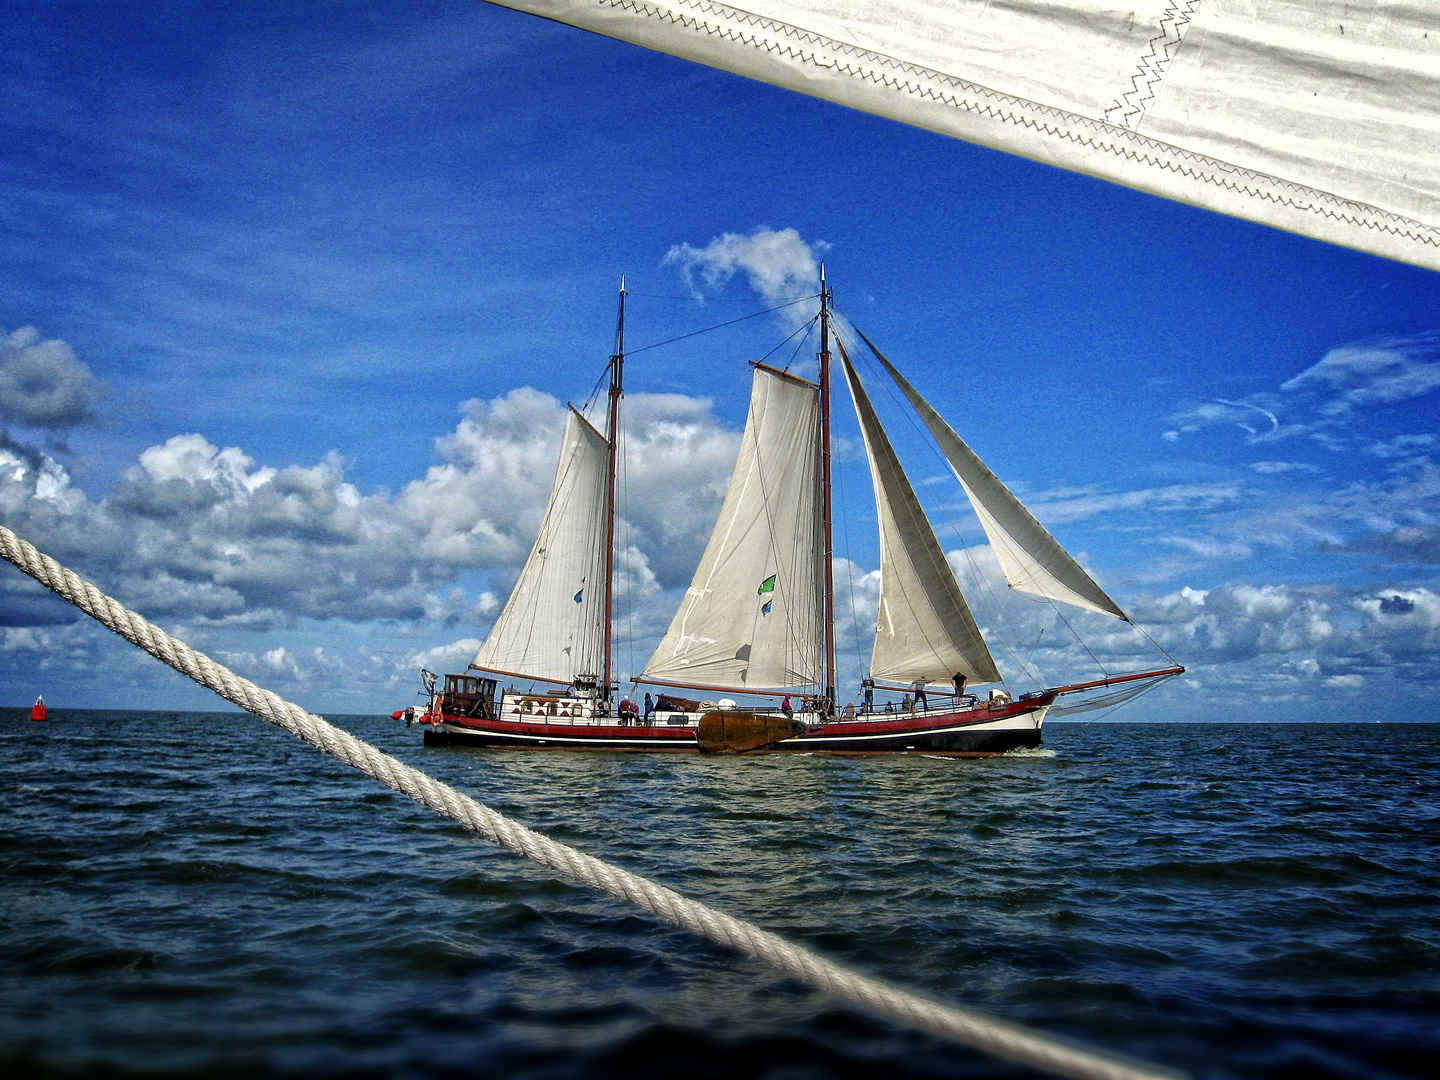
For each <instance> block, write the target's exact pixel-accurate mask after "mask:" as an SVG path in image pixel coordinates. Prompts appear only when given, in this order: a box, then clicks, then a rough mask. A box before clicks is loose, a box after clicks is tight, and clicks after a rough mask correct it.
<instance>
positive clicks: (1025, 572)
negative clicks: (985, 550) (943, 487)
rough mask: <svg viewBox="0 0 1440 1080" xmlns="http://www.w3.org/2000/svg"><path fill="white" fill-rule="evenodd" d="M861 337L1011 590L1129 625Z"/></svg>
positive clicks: (1054, 541)
mask: <svg viewBox="0 0 1440 1080" xmlns="http://www.w3.org/2000/svg"><path fill="white" fill-rule="evenodd" d="M856 333H859V331H858V330H857V331H856ZM860 337H861V339H862V340H863V341H864V342H865V344H866V345H868V346H869V347H870V351H871V352H872V353H874V354H875V358H876V359H877V360H879V361H880V363H881V364H882V365H884V367H885V370H886V371H887V372H888V373H889V374H890V377H891V378H892V379H894V380H895V385H896V386H898V387H899V388H900V391H901V393H903V394H904V395H905V397H906V398H907V399H909V401H910V404H911V406H912V407H913V408H914V409H915V411H916V412H917V413H919V414H920V419H921V420H923V421H925V426H926V427H927V428H929V429H930V435H931V437H932V438H934V440H935V442H936V443H938V444H939V446H940V450H941V452H942V453H943V454H944V455H945V460H946V461H948V462H949V463H950V468H951V469H953V470H954V471H955V476H956V478H957V479H958V480H959V481H960V486H961V487H963V488H964V489H965V494H966V495H968V496H969V497H970V505H971V506H973V507H974V508H975V514H976V516H977V517H979V519H980V524H981V526H982V527H983V528H984V530H985V535H986V536H987V537H989V538H990V546H991V547H992V548H993V549H994V551H995V558H996V559H997V560H999V562H1000V569H1001V570H1003V571H1004V573H1005V580H1006V582H1007V583H1008V584H1009V585H1010V587H1011V588H1012V589H1016V590H1018V591H1020V592H1023V593H1029V594H1030V595H1032V596H1041V597H1045V598H1047V599H1050V600H1058V601H1060V602H1061V603H1064V604H1071V605H1073V606H1075V607H1079V608H1084V609H1086V610H1087V611H1096V612H1099V613H1100V614H1102V615H1110V616H1113V617H1114V618H1116V619H1124V620H1125V621H1127V622H1128V621H1129V616H1127V615H1126V614H1125V612H1124V611H1122V610H1121V609H1120V605H1119V604H1117V603H1115V601H1114V600H1112V599H1110V597H1109V596H1107V595H1106V594H1105V590H1104V589H1102V588H1100V586H1099V585H1097V584H1096V583H1095V580H1094V579H1093V578H1092V577H1091V576H1090V575H1089V574H1087V573H1086V572H1085V569H1084V567H1082V566H1081V565H1080V564H1079V563H1077V562H1076V561H1075V560H1074V559H1073V558H1071V557H1070V553H1069V552H1068V551H1066V550H1065V549H1064V548H1063V547H1061V546H1060V544H1059V543H1058V542H1057V541H1056V539H1055V538H1054V537H1053V536H1051V535H1050V533H1049V532H1048V531H1047V530H1046V528H1045V526H1043V525H1041V524H1040V522H1038V521H1036V520H1035V516H1034V515H1033V514H1031V513H1030V511H1029V510H1026V509H1025V507H1024V506H1023V505H1021V503H1020V500H1019V499H1017V498H1015V496H1014V495H1013V494H1011V492H1010V489H1009V488H1007V487H1006V486H1005V485H1004V484H1003V483H1001V482H1000V478H999V477H997V476H996V475H995V474H994V473H993V472H991V471H990V469H989V468H988V467H987V466H986V464H985V463H984V462H983V461H981V460H980V458H979V457H978V456H976V454H975V451H973V450H971V449H970V447H968V446H966V445H965V442H964V441H963V440H962V439H961V438H960V436H959V435H956V434H955V431H954V430H953V429H952V428H951V427H950V425H949V424H947V423H946V422H945V421H944V420H943V419H942V418H941V416H940V414H939V413H937V412H936V411H935V410H934V409H932V408H931V407H930V403H929V402H927V401H926V400H925V399H924V398H922V397H921V396H920V395H919V394H918V393H917V392H916V390H915V388H914V387H913V386H911V385H910V384H909V383H908V382H906V380H905V377H904V376H902V375H901V374H900V373H899V372H898V371H896V370H895V367H894V365H892V364H891V363H890V361H889V360H887V359H885V357H884V356H883V355H882V354H881V352H880V350H879V349H877V348H875V346H874V345H873V344H872V343H871V342H870V339H869V338H867V337H865V335H864V334H860Z"/></svg>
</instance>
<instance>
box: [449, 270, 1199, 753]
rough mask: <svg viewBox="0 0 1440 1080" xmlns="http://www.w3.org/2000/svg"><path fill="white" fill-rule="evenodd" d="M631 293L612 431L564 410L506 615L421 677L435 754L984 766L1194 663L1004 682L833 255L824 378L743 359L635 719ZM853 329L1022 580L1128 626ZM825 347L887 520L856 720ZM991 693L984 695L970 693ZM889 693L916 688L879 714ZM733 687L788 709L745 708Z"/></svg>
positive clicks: (614, 375) (1006, 567) (825, 302)
mask: <svg viewBox="0 0 1440 1080" xmlns="http://www.w3.org/2000/svg"><path fill="white" fill-rule="evenodd" d="M626 295H627V293H626V289H625V285H624V282H623V280H622V283H621V288H620V313H619V319H618V324H617V330H616V341H615V351H614V352H613V353H612V355H611V357H610V361H609V365H608V370H609V389H608V395H607V399H606V405H607V408H606V410H605V414H606V415H605V427H604V430H603V431H602V430H601V429H600V428H598V427H597V426H596V425H595V424H594V423H592V422H591V420H590V419H588V418H587V417H586V415H585V414H584V413H582V412H581V411H580V410H577V409H576V408H574V407H573V406H571V407H570V409H569V413H568V414H567V418H566V426H565V434H564V437H563V439H562V442H561V449H560V458H559V462H558V465H557V469H556V476H555V482H554V485H553V487H552V489H551V493H550V501H549V503H548V505H547V507H546V510H545V515H544V518H543V520H542V522H541V525H540V530H539V534H538V535H537V536H536V538H535V543H534V546H533V547H532V548H531V550H530V554H529V556H528V558H527V559H526V562H525V565H524V567H523V568H522V569H521V571H520V576H519V578H518V580H517V581H516V584H515V587H514V589H513V591H512V592H511V594H510V597H509V599H508V601H507V602H506V604H505V607H504V608H503V609H502V611H501V612H500V615H499V617H498V618H497V619H496V621H495V625H494V627H493V628H492V630H491V632H490V635H489V637H488V638H486V640H485V642H484V643H483V644H482V645H481V646H480V649H479V651H478V653H477V654H476V656H475V659H474V660H473V661H472V662H471V664H470V666H469V669H468V670H467V671H466V672H465V673H463V674H453V675H446V676H445V678H444V682H443V684H440V685H435V684H433V683H432V684H431V685H430V687H429V705H428V708H427V710H426V715H425V717H424V720H425V722H426V732H425V743H426V745H427V746H457V745H463V746H480V747H500V748H519V749H544V750H559V749H588V750H615V751H646V752H681V753H696V752H700V753H816V752H821V753H845V754H864V753H896V752H898V753H923V754H941V755H953V756H979V755H987V754H998V753H1005V752H1007V751H1012V750H1016V749H1019V748H1027V747H1037V746H1039V745H1040V740H1041V729H1042V726H1043V723H1044V720H1045V717H1046V715H1047V713H1049V712H1051V711H1052V709H1055V708H1056V703H1057V701H1060V699H1062V698H1067V699H1069V698H1071V697H1072V696H1077V695H1078V696H1080V700H1078V701H1077V702H1076V704H1074V705H1071V706H1070V708H1071V709H1074V710H1077V711H1078V709H1082V708H1085V707H1087V704H1106V705H1108V704H1115V703H1118V702H1119V701H1121V700H1124V699H1126V698H1128V697H1131V696H1134V695H1135V694H1138V693H1139V692H1141V691H1143V690H1145V689H1148V688H1150V687H1151V686H1154V685H1156V684H1157V683H1158V682H1160V681H1163V680H1165V679H1168V678H1172V677H1174V676H1175V675H1179V674H1181V673H1182V672H1183V671H1184V668H1183V667H1181V666H1179V665H1178V664H1174V663H1173V662H1171V663H1170V664H1169V666H1167V667H1164V668H1157V669H1153V670H1147V671H1139V672H1131V673H1125V674H1116V675H1111V674H1108V673H1106V674H1105V675H1104V677H1102V678H1100V679H1095V680H1091V681H1088V682H1082V683H1071V684H1067V685H1061V686H1051V687H1044V688H1042V689H1038V690H1034V691H1031V692H1028V693H1025V694H1022V695H1020V696H1018V697H1014V696H1012V695H1011V694H1010V692H1009V691H1008V690H1007V689H1006V688H1005V686H1004V680H1003V678H1002V676H1001V672H1000V670H999V668H998V666H997V665H996V662H995V659H994V657H993V656H992V655H991V652H990V649H989V646H988V644H987V642H986V639H985V637H984V635H983V634H982V633H981V631H980V628H979V627H978V625H977V624H976V621H975V618H974V616H973V615H972V613H971V610H970V607H969V605H968V603H967V601H966V598H965V595H964V593H963V592H962V590H961V588H960V585H959V583H958V582H957V580H956V577H955V574H954V572H953V571H952V570H951V568H950V565H949V563H948V561H947V559H946V557H945V553H944V551H943V549H942V548H941V546H940V542H939V540H938V538H937V537H936V535H935V531H934V528H933V527H932V525H931V524H930V522H929V520H928V519H927V517H926V515H925V512H924V510H923V509H922V507H921V504H920V501H919V499H918V498H917V497H916V494H915V490H914V487H913V486H912V485H911V483H910V480H909V479H908V477H907V476H906V474H905V471H904V469H903V468H902V466H901V464H900V460H899V457H898V455H897V454H896V451H895V449H894V447H893V445H892V444H891V441H890V438H889V436H888V435H887V434H886V431H885V428H884V427H883V426H882V425H881V422H880V420H879V417H878V415H877V413H876V410H875V408H874V406H873V404H872V402H871V398H870V395H869V393H868V392H867V390H866V388H865V385H864V384H863V383H862V381H861V379H860V375H859V372H858V371H857V368H856V365H855V364H854V363H853V362H852V359H851V356H850V351H849V350H848V349H847V347H846V344H845V340H844V336H842V335H841V334H840V333H839V332H838V329H837V328H836V327H835V326H834V325H832V311H833V301H832V298H831V293H830V290H829V287H828V286H827V285H826V282H825V273H824V267H823V266H822V267H821V274H820V293H819V296H818V300H819V314H818V316H817V322H818V329H819V344H820V348H819V352H818V354H817V360H818V365H819V371H818V378H817V379H816V380H814V381H812V380H810V379H806V378H802V377H801V376H799V375H796V374H793V373H791V372H789V371H785V370H780V369H778V368H775V367H771V366H769V365H767V364H764V363H754V364H753V365H752V367H753V369H754V374H753V379H752V386H751V397H750V407H749V412H748V415H747V418H746V423H745V430H744V433H743V435H742V437H741V443H740V453H739V458H738V460H737V461H736V464H735V470H734V473H733V474H732V476H731V480H730V486H729V489H728V491H727V493H726V496H725V500H724V503H723V505H722V506H721V509H720V515H719V518H718V520H717V521H716V523H715V527H714V529H713V530H712V531H711V534H710V539H709V542H708V544H707V545H706V548H705V551H704V554H703V555H702V556H701V558H700V563H699V565H698V567H697V568H696V570H695V574H694V577H693V578H692V580H691V584H690V587H689V588H688V589H687V590H686V592H685V596H684V598H683V599H682V600H681V602H680V606H679V610H677V611H676V613H675V615H674V618H673V619H672V621H671V623H670V626H669V629H668V630H667V631H666V633H665V635H664V637H663V638H662V639H661V641H660V644H659V646H658V647H657V648H656V650H655V652H654V654H653V655H652V656H651V658H650V660H649V662H648V663H647V664H646V665H645V667H644V669H643V671H642V672H641V673H640V675H638V676H635V677H634V678H633V680H632V682H633V683H634V685H635V686H637V687H638V686H640V685H646V686H653V687H655V688H656V689H657V691H658V692H659V696H658V700H655V701H654V702H653V703H652V707H651V708H647V709H646V710H645V711H643V712H642V711H641V710H640V709H639V708H638V707H637V706H635V705H634V704H633V703H632V702H631V700H630V698H629V697H628V696H627V697H625V698H623V699H621V700H619V701H617V700H616V695H617V693H618V691H619V689H620V687H619V685H618V684H617V683H616V682H615V680H614V674H613V668H612V663H611V652H612V649H611V626H612V618H611V614H612V609H613V604H614V571H613V553H614V545H615V490H616V453H617V445H618V442H619V432H620V409H621V400H622V398H623V396H624V390H623V380H624V365H625V298H626ZM847 334H848V336H850V337H851V348H855V347H857V346H863V347H864V348H866V349H868V350H869V351H870V352H871V353H872V354H873V356H874V358H875V360H876V361H877V362H878V363H879V365H880V367H881V369H882V370H883V372H884V374H885V376H886V377H888V378H889V379H890V380H891V381H892V382H893V384H894V386H895V388H896V389H898V391H899V393H900V395H901V396H902V397H903V398H904V400H905V401H906V402H908V404H909V407H910V408H911V409H912V410H913V411H914V413H915V414H916V416H917V417H918V418H919V419H920V420H921V421H922V422H923V426H924V428H925V429H926V430H927V431H928V433H929V436H930V437H931V438H932V439H933V440H934V443H935V445H936V446H937V447H938V449H939V451H940V452H941V453H942V454H943V456H944V458H945V460H946V461H947V462H948V464H949V466H950V468H951V470H952V471H953V473H954V475H955V477H956V479H957V480H958V481H959V483H960V485H961V487H962V488H963V490H964V491H965V494H966V495H967V496H968V497H969V499H970V502H971V504H972V505H973V507H974V509H975V512H976V514H977V515H978V517H979V519H980V524H981V526H982V527H983V529H984V530H985V533H986V535H987V536H988V538H989V540H990V542H991V545H992V548H993V550H994V553H995V556H996V558H997V560H998V561H999V564H1000V567H1001V569H1002V570H1003V572H1004V574H1005V578H1006V581H1007V583H1008V584H1009V586H1010V587H1011V588H1013V589H1016V590H1018V591H1021V592H1025V593H1028V594H1030V595H1032V596H1037V597H1041V598H1043V599H1045V600H1047V601H1050V602H1054V603H1060V604H1066V605H1070V606H1073V607H1078V608H1081V609H1083V610H1086V611H1090V612H1095V613H1098V614H1100V615H1102V616H1107V617H1109V618H1112V619H1117V620H1122V621H1125V622H1129V617H1128V616H1127V615H1126V614H1125V612H1124V611H1123V610H1122V609H1121V608H1120V606H1119V605H1118V604H1117V603H1115V601H1114V600H1113V599H1111V598H1110V597H1109V596H1108V595H1107V594H1106V593H1105V591H1104V590H1103V589H1102V588H1101V587H1100V586H1099V585H1098V584H1097V583H1096V582H1095V580H1094V579H1093V578H1092V577H1091V576H1090V575H1089V574H1088V573H1087V572H1086V571H1085V569H1084V568H1083V567H1081V566H1080V565H1079V563H1077V562H1076V561H1075V560H1074V559H1073V558H1072V557H1071V556H1070V555H1069V553H1067V552H1066V551H1065V549H1064V548H1063V547H1061V546H1060V544H1059V543H1058V542H1057V541H1056V540H1055V539H1054V537H1052V536H1051V535H1050V533H1049V532H1048V531H1046V529H1045V528H1044V527H1043V526H1042V525H1041V524H1040V523H1039V522H1038V521H1037V520H1036V519H1035V518H1034V516H1033V515H1032V514H1031V513H1030V512H1029V511H1028V510H1027V509H1026V508H1025V507H1024V506H1023V505H1022V504H1021V503H1020V501H1019V500H1018V499H1016V497H1015V496H1014V494H1013V493H1011V492H1010V490H1009V489H1008V488H1006V486H1005V485H1004V484H1003V483H1002V482H1001V481H1000V480H999V479H998V478H997V477H996V476H995V474H994V473H993V472H991V471H990V469H989V468H988V467H986V465H985V464H984V463H983V462H982V461H981V460H980V459H979V457H977V456H976V455H975V453H974V452H973V451H972V450H971V449H970V447H969V446H967V445H966V444H965V442H964V441H963V440H962V439H961V438H960V437H959V435H957V434H956V433H955V431H954V430H953V429H952V428H951V427H950V425H949V424H947V423H946V422H945V420H944V419H943V418H942V417H941V416H940V415H939V413H937V412H936V411H935V410H934V409H933V408H932V407H931V406H930V404H929V403H928V402H927V401H926V400H925V399H924V398H923V397H921V395H920V394H919V392H918V391H916V389H915V388H914V387H913V386H912V385H911V384H910V383H909V382H908V381H907V380H906V379H905V378H904V376H902V375H901V374H900V372H899V371H898V370H897V369H896V368H895V367H894V365H892V364H891V363H890V361H889V360H888V359H886V358H885V357H884V356H883V355H882V354H881V353H880V351H879V349H877V348H876V347H875V346H874V345H873V344H872V343H871V342H870V340H869V339H868V338H867V337H865V335H864V334H862V333H860V332H859V331H858V330H857V329H855V328H853V326H852V327H850V328H849V330H848V331H847ZM832 338H833V340H834V341H835V344H836V348H837V349H838V351H839V354H840V366H841V369H842V376H843V379H844V382H845V385H846V387H847V389H848V391H849V396H850V398H851V401H852V402H853V404H854V407H855V412H856V416H857V418H858V421H859V425H860V430H861V435H862V438H863V441H864V445H865V452H866V456H867V459H868V461H869V466H870V474H871V480H872V482H873V485H874V489H875V501H876V509H877V516H878V519H879V532H880V594H879V616H878V619H877V627H876V634H875V644H874V648H873V652H872V655H871V659H870V670H869V674H868V676H867V677H866V679H865V680H864V684H863V685H864V700H863V701H862V702H861V703H860V708H859V710H858V711H857V710H856V708H855V705H854V704H853V703H852V704H850V705H847V706H846V707H844V708H843V709H840V708H838V707H837V698H836V663H835V647H836V642H835V583H834V574H833V536H832V521H833V514H832V505H831V435H830V413H831V369H832V366H833V360H834V358H833V357H832V354H831V349H830V345H831V341H832ZM1167 659H1168V657H1167ZM502 683H505V684H506V685H504V686H503V687H502ZM539 684H548V685H550V686H552V687H554V689H551V690H548V691H541V690H537V689H536V686H537V685H539ZM987 685H988V686H990V687H991V689H990V690H989V691H988V693H987V694H986V696H985V697H984V698H983V699H982V698H981V697H980V696H979V695H978V694H977V693H974V692H973V689H974V688H979V687H983V686H987ZM877 690H878V691H880V692H881V693H882V694H884V693H887V692H888V693H889V694H891V695H892V696H893V695H894V694H895V693H900V692H904V694H905V696H904V698H903V699H902V700H900V701H899V702H896V701H893V700H892V701H890V702H888V703H885V704H878V703H876V702H875V700H874V693H875V691H877ZM632 692H633V690H632ZM681 692H688V693H690V694H698V695H701V696H700V698H698V699H697V698H692V697H682V696H681ZM731 694H738V695H748V696H752V697H756V696H758V697H762V698H768V699H769V700H770V701H772V702H774V701H776V700H777V699H778V704H775V703H771V704H765V705H760V706H740V705H738V704H736V702H735V700H734V699H733V698H731V697H730V696H729V695H731ZM648 697H649V695H648V694H647V699H648ZM792 698H796V699H798V705H797V704H796V703H795V702H793V701H792Z"/></svg>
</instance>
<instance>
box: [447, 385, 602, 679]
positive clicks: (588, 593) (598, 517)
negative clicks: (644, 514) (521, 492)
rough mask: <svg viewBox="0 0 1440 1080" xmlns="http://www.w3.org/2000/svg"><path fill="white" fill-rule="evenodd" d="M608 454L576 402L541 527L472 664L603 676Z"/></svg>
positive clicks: (535, 674)
mask: <svg viewBox="0 0 1440 1080" xmlns="http://www.w3.org/2000/svg"><path fill="white" fill-rule="evenodd" d="M609 455H610V444H609V442H608V441H607V440H606V438H605V436H604V435H602V434H601V433H600V432H599V431H597V430H596V429H595V428H594V427H593V426H592V425H591V424H590V422H589V421H587V420H586V419H585V418H584V417H583V416H581V415H580V414H579V413H578V412H576V411H575V409H574V408H573V407H572V408H571V409H570V414H569V418H568V420H567V421H566V424H565V440H564V443H563V444H562V446H561V450H560V465H559V468H558V469H557V470H556V473H555V486H554V487H553V488H552V489H551V491H550V504H549V505H548V506H547V507H546V508H545V518H544V520H543V521H542V522H541V523H540V534H539V535H538V536H537V537H536V538H535V546H534V547H533V548H531V549H530V557H529V558H528V559H526V560H525V567H524V569H522V570H521V571H520V579H519V580H518V581H517V582H516V583H515V589H514V591H513V592H512V593H511V594H510V599H509V600H508V601H507V602H506V604H505V610H503V611H502V612H501V613H500V617H499V618H498V619H496V620H495V626H494V627H493V628H492V629H491V631H490V636H489V637H488V638H486V639H485V644H483V645H481V646H480V651H479V652H478V653H476V654H475V659H474V660H473V661H472V662H471V665H470V666H471V667H475V668H482V669H484V670H486V671H498V672H503V673H506V674H512V675H522V676H526V677H530V678H536V679H545V680H549V681H552V682H563V683H569V682H573V681H574V680H575V678H576V677H577V676H582V675H583V676H588V677H590V678H592V679H594V678H597V677H598V676H599V674H600V672H601V669H602V667H603V665H604V655H603V653H604V642H605V622H606V620H607V618H608V614H607V612H606V611H605V570H606V566H605V564H606V562H607V560H608V559H609V547H608V541H607V536H606V512H607V510H608V506H609V498H610V478H609Z"/></svg>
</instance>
